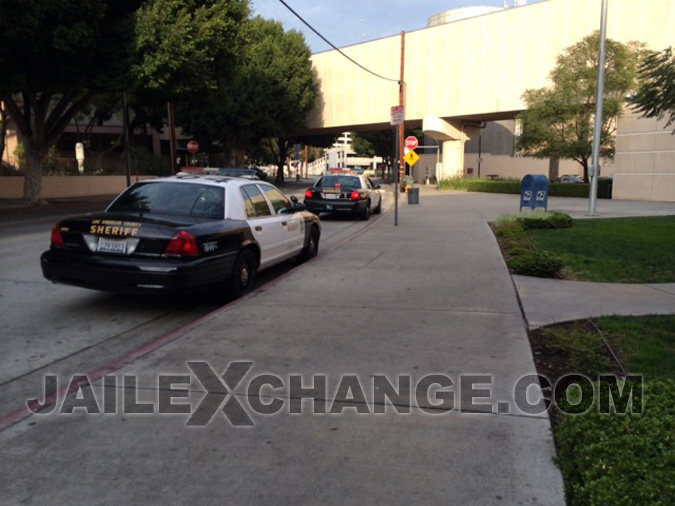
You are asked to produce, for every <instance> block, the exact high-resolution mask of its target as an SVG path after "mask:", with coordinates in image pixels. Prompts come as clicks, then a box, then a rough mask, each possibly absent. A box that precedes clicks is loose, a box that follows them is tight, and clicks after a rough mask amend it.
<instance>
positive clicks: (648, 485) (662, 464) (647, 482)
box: [557, 380, 675, 506]
mask: <svg viewBox="0 0 675 506" xmlns="http://www.w3.org/2000/svg"><path fill="white" fill-rule="evenodd" d="M638 388H639V387H638ZM634 393H635V391H634ZM674 398H675V382H673V381H670V380H665V381H653V382H648V383H645V385H644V404H643V405H644V413H642V414H625V415H623V414H602V413H599V412H597V410H596V409H592V410H591V412H589V413H586V414H584V415H581V416H564V417H561V420H560V424H559V426H558V431H557V441H558V446H559V449H558V459H557V462H558V465H559V466H560V470H561V472H562V474H563V477H564V480H565V493H566V498H567V504H568V505H569V506H587V505H600V504H611V505H613V506H632V505H635V504H640V505H653V506H666V505H670V504H675V475H674V474H673V469H675V404H674V403H673V399H674Z"/></svg>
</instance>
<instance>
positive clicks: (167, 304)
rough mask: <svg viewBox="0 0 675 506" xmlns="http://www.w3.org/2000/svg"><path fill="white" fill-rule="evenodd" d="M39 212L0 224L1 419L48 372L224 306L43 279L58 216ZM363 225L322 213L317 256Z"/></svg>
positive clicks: (74, 367)
mask: <svg viewBox="0 0 675 506" xmlns="http://www.w3.org/2000/svg"><path fill="white" fill-rule="evenodd" d="M290 194H293V192H291V193H289V195H290ZM388 200H392V199H388ZM385 202H386V200H385ZM99 205H102V204H99ZM90 210H91V211H94V210H97V208H96V206H94V208H92V209H90ZM82 211H83V210H82V209H78V210H77V212H82ZM44 214H46V213H45V212H41V213H40V215H39V216H35V215H23V214H17V215H15V216H11V217H9V219H8V217H7V216H5V217H4V219H3V220H2V223H1V224H0V258H2V262H0V304H1V307H2V309H1V314H2V318H1V319H0V416H2V415H6V414H8V413H11V412H13V411H15V410H17V409H20V408H22V407H23V406H24V405H25V401H26V399H27V398H31V396H32V397H35V395H36V392H37V393H38V394H39V393H40V392H42V387H43V383H44V376H45V375H46V374H56V375H58V376H59V377H61V378H64V377H66V378H67V377H71V376H72V375H75V374H86V373H87V372H88V371H91V370H93V369H97V368H99V367H102V366H104V365H105V364H107V363H110V362H111V361H113V360H115V359H116V358H117V357H120V356H123V355H125V354H127V353H130V352H131V351H133V350H136V349H138V348H141V347H142V346H144V345H146V344H148V343H151V342H153V341H155V340H157V339H159V338H160V337H161V336H164V335H166V334H168V333H170V332H172V331H174V330H176V329H179V328H181V327H183V326H185V325H187V324H189V323H190V322H193V321H194V320H197V319H198V318H200V317H202V316H204V315H206V314H208V313H210V312H212V311H214V310H215V309H217V308H218V307H220V306H221V305H222V304H223V302H222V300H220V301H219V297H217V296H216V295H217V294H215V293H203V294H197V295H189V296H153V297H149V296H140V295H120V294H110V293H102V292H96V291H90V290H86V289H81V288H75V287H69V286H63V285H54V284H52V283H50V282H48V281H46V280H45V279H44V278H43V277H42V273H41V270H40V263H39V258H40V254H41V253H42V252H43V251H44V250H45V249H47V247H48V246H49V234H50V231H51V228H52V226H53V224H54V222H55V221H58V219H59V218H60V217H62V216H63V214H61V215H54V214H52V215H49V216H44ZM68 214H72V211H71V212H69V213H68ZM375 218H376V217H373V218H371V220H373V219H375ZM367 224H368V222H363V221H359V220H355V219H352V218H349V217H332V216H325V217H324V218H323V219H322V229H323V230H322V238H321V243H320V251H319V254H320V255H321V252H322V251H326V249H327V248H330V247H331V245H335V244H337V243H339V242H341V241H344V240H348V238H349V237H351V236H354V235H355V234H358V233H359V232H360V231H361V230H362V229H363V228H364V227H365V226H367ZM294 267H295V263H294V262H287V263H285V264H283V265H280V266H277V267H274V268H272V269H269V270H267V271H265V272H263V273H261V274H260V275H259V281H258V286H261V285H264V284H265V283H270V282H272V281H274V280H275V279H277V278H278V277H279V276H281V275H282V274H285V273H287V272H289V271H290V270H292V269H293V268H294Z"/></svg>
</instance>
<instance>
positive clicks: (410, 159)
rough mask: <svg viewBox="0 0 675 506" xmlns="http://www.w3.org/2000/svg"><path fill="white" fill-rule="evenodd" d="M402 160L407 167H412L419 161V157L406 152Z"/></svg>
mask: <svg viewBox="0 0 675 506" xmlns="http://www.w3.org/2000/svg"><path fill="white" fill-rule="evenodd" d="M403 159H404V160H405V161H406V162H407V163H408V165H410V166H411V167H412V166H413V165H415V164H416V163H417V162H418V161H419V160H420V155H418V154H417V153H415V152H414V151H412V150H410V151H408V154H407V155H405V156H404V157H403Z"/></svg>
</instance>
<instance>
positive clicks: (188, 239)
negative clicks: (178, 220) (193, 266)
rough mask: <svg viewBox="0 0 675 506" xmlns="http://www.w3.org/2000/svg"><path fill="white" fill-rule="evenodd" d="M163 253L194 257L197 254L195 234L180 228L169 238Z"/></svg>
mask: <svg viewBox="0 0 675 506" xmlns="http://www.w3.org/2000/svg"><path fill="white" fill-rule="evenodd" d="M164 254H165V255H170V256H181V257H196V256H198V255H199V244H198V243H197V239H195V236H193V235H192V234H190V233H189V232H186V231H185V230H181V231H180V232H178V233H177V234H176V235H174V236H173V237H172V238H171V241H170V242H169V244H168V245H167V247H166V249H165V250H164Z"/></svg>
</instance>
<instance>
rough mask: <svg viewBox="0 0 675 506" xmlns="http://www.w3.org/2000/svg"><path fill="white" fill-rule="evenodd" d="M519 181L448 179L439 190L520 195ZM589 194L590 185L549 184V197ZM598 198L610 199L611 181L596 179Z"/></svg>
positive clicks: (441, 184)
mask: <svg viewBox="0 0 675 506" xmlns="http://www.w3.org/2000/svg"><path fill="white" fill-rule="evenodd" d="M520 184H521V182H520V181H517V180H513V179H507V180H489V179H462V178H456V179H448V180H443V181H441V183H440V185H439V187H440V188H441V189H453V190H466V191H469V192H480V193H508V194H513V195H520ZM589 193H590V184H585V183H574V184H572V183H551V184H550V185H549V187H548V194H549V196H551V197H580V198H587V197H588V195H589ZM598 198H600V199H611V198H612V180H611V179H608V178H602V179H598Z"/></svg>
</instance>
